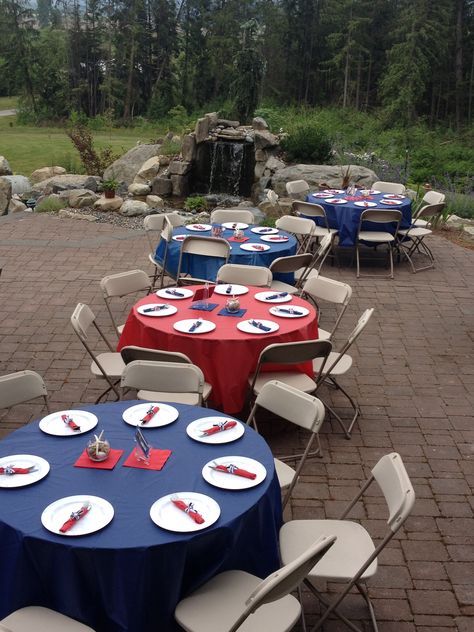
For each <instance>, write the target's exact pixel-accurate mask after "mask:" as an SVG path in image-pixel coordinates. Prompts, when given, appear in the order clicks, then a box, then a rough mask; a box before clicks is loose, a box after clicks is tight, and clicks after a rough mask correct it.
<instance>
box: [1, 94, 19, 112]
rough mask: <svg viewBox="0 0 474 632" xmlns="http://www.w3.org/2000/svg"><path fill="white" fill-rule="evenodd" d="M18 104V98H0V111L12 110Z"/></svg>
mask: <svg viewBox="0 0 474 632" xmlns="http://www.w3.org/2000/svg"><path fill="white" fill-rule="evenodd" d="M17 104H18V97H0V110H14V109H15V108H16V106H17Z"/></svg>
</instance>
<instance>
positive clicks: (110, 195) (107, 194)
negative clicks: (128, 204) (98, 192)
mask: <svg viewBox="0 0 474 632" xmlns="http://www.w3.org/2000/svg"><path fill="white" fill-rule="evenodd" d="M104 197H106V198H109V199H110V198H114V197H115V191H110V189H106V190H105V191H104Z"/></svg>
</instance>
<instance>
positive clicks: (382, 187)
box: [372, 180, 406, 195]
mask: <svg viewBox="0 0 474 632" xmlns="http://www.w3.org/2000/svg"><path fill="white" fill-rule="evenodd" d="M372 189H374V190H376V191H377V190H378V191H380V192H381V193H396V194H398V195H403V194H404V193H405V191H406V188H405V185H403V184H400V183H398V182H384V181H383V180H377V182H374V183H373V185H372Z"/></svg>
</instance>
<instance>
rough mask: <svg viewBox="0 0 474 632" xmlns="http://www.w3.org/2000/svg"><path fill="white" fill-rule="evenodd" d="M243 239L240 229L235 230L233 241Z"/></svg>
mask: <svg viewBox="0 0 474 632" xmlns="http://www.w3.org/2000/svg"><path fill="white" fill-rule="evenodd" d="M243 238H244V232H243V231H242V230H240V228H236V229H235V230H234V239H243Z"/></svg>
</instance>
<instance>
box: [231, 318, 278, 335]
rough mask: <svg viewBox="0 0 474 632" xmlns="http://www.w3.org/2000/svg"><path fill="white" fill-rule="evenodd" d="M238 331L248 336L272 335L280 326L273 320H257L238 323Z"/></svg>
mask: <svg viewBox="0 0 474 632" xmlns="http://www.w3.org/2000/svg"><path fill="white" fill-rule="evenodd" d="M237 329H239V330H240V331H242V332H244V333H246V334H260V335H262V334H272V333H274V332H275V331H278V330H279V329H280V325H279V324H278V323H275V322H274V321H273V320H264V319H262V318H260V319H259V320H256V319H255V318H252V319H251V320H242V321H240V322H239V323H237Z"/></svg>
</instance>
